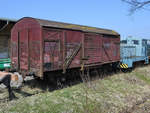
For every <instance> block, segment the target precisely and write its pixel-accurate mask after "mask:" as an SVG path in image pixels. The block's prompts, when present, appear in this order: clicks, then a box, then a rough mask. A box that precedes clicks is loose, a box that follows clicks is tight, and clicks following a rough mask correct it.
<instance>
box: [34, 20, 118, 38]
mask: <svg viewBox="0 0 150 113" xmlns="http://www.w3.org/2000/svg"><path fill="white" fill-rule="evenodd" d="M34 19H35V18H34ZM36 20H37V21H38V22H39V24H40V25H41V26H44V27H55V28H63V29H72V30H80V31H83V32H94V33H100V34H108V35H117V36H119V35H120V34H119V33H117V32H116V31H113V30H109V29H101V28H96V27H89V26H83V25H76V24H70V23H64V22H56V21H50V20H42V19H36Z"/></svg>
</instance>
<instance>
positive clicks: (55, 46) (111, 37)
mask: <svg viewBox="0 0 150 113" xmlns="http://www.w3.org/2000/svg"><path fill="white" fill-rule="evenodd" d="M11 59H12V69H15V70H16V71H19V72H20V73H22V74H24V75H26V74H31V73H32V74H33V73H34V74H35V75H36V76H38V77H43V75H44V74H43V73H44V72H51V71H57V70H59V71H61V70H62V72H65V71H66V70H67V69H72V68H80V67H82V66H83V61H84V60H85V59H86V61H85V62H84V66H90V67H92V66H98V65H103V64H111V63H115V62H119V61H120V35H119V34H118V33H117V32H115V31H113V30H108V29H100V28H95V27H88V26H81V25H75V24H68V23H61V22H55V21H48V20H41V19H36V18H31V17H24V18H22V19H20V20H19V21H18V22H17V23H16V24H15V26H14V27H13V29H12V32H11Z"/></svg>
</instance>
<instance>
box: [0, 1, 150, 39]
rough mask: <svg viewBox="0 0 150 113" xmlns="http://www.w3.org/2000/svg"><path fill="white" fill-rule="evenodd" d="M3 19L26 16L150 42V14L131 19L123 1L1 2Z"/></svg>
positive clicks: (144, 12)
mask: <svg viewBox="0 0 150 113" xmlns="http://www.w3.org/2000/svg"><path fill="white" fill-rule="evenodd" d="M0 4H1V7H0V11H1V12H0V17H1V18H2V17H3V18H13V19H20V18H22V17H25V16H30V17H36V18H41V19H49V20H54V21H60V22H68V23H73V24H81V25H88V26H94V27H100V28H108V29H112V30H116V31H117V32H119V33H120V34H121V37H122V38H125V37H127V36H130V35H131V36H134V37H142V38H149V39H150V11H144V10H141V11H138V12H136V13H135V14H133V15H132V16H129V15H128V14H129V12H128V10H129V6H128V5H127V4H126V3H123V2H121V0H1V2H0Z"/></svg>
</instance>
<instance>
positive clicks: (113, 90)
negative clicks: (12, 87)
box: [0, 66, 150, 113]
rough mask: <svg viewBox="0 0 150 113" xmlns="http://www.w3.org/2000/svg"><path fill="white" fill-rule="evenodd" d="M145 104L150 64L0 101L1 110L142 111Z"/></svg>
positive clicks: (46, 112)
mask: <svg viewBox="0 0 150 113" xmlns="http://www.w3.org/2000/svg"><path fill="white" fill-rule="evenodd" d="M87 84H88V85H87ZM27 89H28V91H29V89H30V88H27ZM31 91H32V90H31ZM31 91H30V92H31ZM144 103H145V104H144ZM142 106H143V107H142ZM145 106H148V107H149V106H150V66H147V67H142V68H137V69H136V70H134V71H133V72H131V73H122V74H116V75H113V76H109V77H107V78H104V79H101V80H95V81H92V82H91V83H90V84H89V83H84V84H78V85H76V86H73V87H68V88H65V89H62V90H57V91H54V92H45V93H40V94H37V95H34V96H30V97H25V98H20V99H18V100H14V101H11V102H7V103H4V104H0V112H4V113H5V112H6V113H7V112H13V113H18V112H19V113H43V112H44V113H134V112H135V113H139V112H138V111H140V110H142V109H143V108H144V107H145ZM148 107H146V108H145V109H147V110H150V108H148ZM142 112H143V113H144V112H145V113H146V112H147V111H146V110H145V111H142Z"/></svg>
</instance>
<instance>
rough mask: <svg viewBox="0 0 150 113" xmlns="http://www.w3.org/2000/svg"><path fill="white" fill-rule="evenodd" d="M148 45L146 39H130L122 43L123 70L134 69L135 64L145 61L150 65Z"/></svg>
mask: <svg viewBox="0 0 150 113" xmlns="http://www.w3.org/2000/svg"><path fill="white" fill-rule="evenodd" d="M148 54H149V53H148V44H147V40H145V39H137V38H133V37H128V38H127V39H126V40H122V41H121V45H120V56H121V63H122V64H121V65H120V66H121V68H132V67H133V64H134V63H135V62H138V61H145V63H146V64H148V63H149V58H148Z"/></svg>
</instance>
